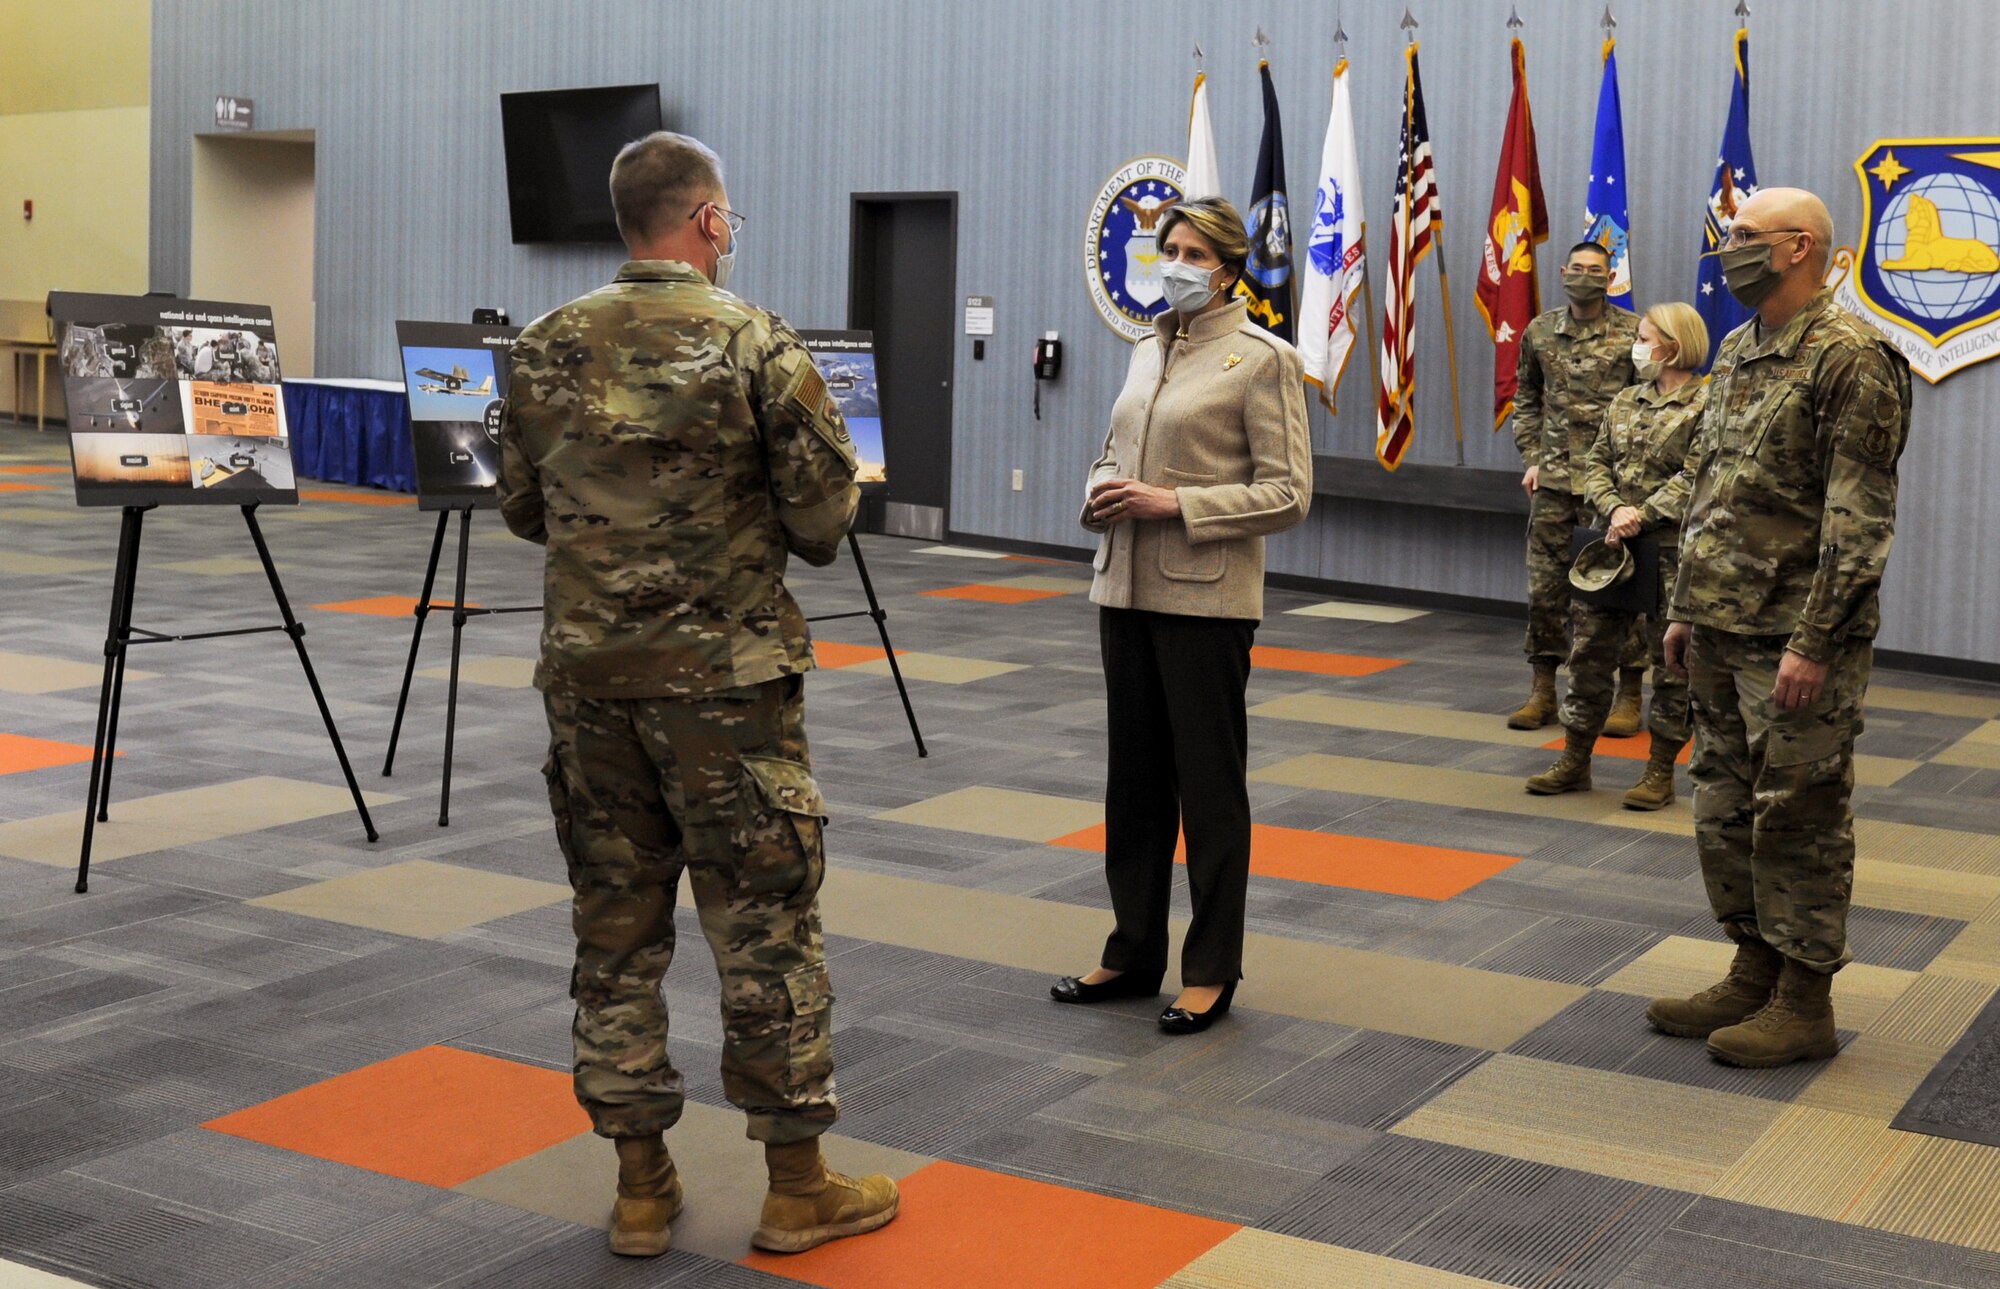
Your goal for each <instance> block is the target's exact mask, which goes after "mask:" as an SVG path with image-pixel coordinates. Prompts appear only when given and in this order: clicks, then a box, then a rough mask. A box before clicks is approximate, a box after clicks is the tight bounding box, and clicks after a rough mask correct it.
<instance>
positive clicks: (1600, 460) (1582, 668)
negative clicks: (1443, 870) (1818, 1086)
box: [1528, 303, 1708, 810]
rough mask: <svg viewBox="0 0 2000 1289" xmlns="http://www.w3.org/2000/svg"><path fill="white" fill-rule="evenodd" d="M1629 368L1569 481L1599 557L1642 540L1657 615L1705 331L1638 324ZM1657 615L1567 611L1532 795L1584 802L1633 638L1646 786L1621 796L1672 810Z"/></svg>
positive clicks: (1684, 723) (1663, 311)
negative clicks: (1649, 695) (1554, 707)
mask: <svg viewBox="0 0 2000 1289" xmlns="http://www.w3.org/2000/svg"><path fill="white" fill-rule="evenodd" d="M1632 352H1633V356H1634V359H1635V361H1636V360H1637V359H1638V358H1639V355H1641V354H1642V353H1643V354H1645V355H1646V357H1645V361H1644V363H1643V364H1641V365H1640V373H1639V374H1640V378H1641V380H1642V381H1643V382H1644V383H1642V384H1638V385H1631V386H1628V387H1626V388H1625V389H1623V390H1620V391H1619V392H1618V395H1617V396H1616V397H1615V398H1613V399H1612V400H1611V407H1610V410H1609V411H1607V412H1605V414H1604V427H1603V428H1602V429H1601V430H1599V431H1598V434H1597V438H1596V439H1595V440H1594V441H1593V442H1592V443H1591V445H1590V450H1589V451H1588V452H1586V453H1585V454H1584V457H1583V460H1582V461H1581V463H1580V470H1579V473H1578V474H1577V475H1576V481H1577V495H1578V496H1579V497H1580V498H1581V499H1582V502H1583V505H1584V508H1585V510H1586V512H1587V513H1588V514H1589V515H1590V517H1591V522H1592V525H1593V526H1594V527H1599V528H1602V529H1604V530H1605V542H1606V544H1607V545H1617V544H1619V543H1620V542H1622V541H1625V540H1630V539H1636V538H1646V539H1650V540H1651V542H1652V543H1653V545H1654V547H1655V548H1656V549H1657V550H1658V552H1659V569H1658V574H1657V585H1656V588H1655V589H1656V590H1657V592H1658V596H1657V598H1658V602H1659V604H1660V606H1661V608H1662V609H1664V608H1665V605H1666V596H1667V594H1668V593H1669V592H1670V591H1671V590H1672V587H1673V584H1674V568H1675V563H1676V559H1677V555H1678V547H1679V541H1680V526H1681V515H1682V513H1683V512H1684V511H1685V510H1686V508H1687V492H1688V480H1687V477H1686V475H1685V474H1684V469H1685V467H1686V465H1687V457H1688V451H1689V449H1690V447H1691V446H1692V441H1693V437H1694V428H1695V426H1696V424H1698V423H1699V422H1700V420H1701V414H1702V409H1703V408H1704V407H1705V406H1707V403H1708V386H1707V385H1705V384H1704V383H1703V382H1702V381H1701V380H1699V379H1698V378H1697V377H1696V376H1695V373H1694V370H1693V369H1694V368H1696V367H1698V366H1699V365H1700V364H1701V363H1703V362H1704V361H1706V360H1707V358H1708V329H1707V328H1706V327H1704V326H1703V325H1702V321H1701V315H1700V314H1699V313H1697V312H1696V311H1695V309H1694V306H1692V305H1688V304H1679V303H1672V304H1658V305H1654V306H1653V307H1652V308H1651V309H1648V310H1647V311H1646V316H1645V317H1644V318H1643V319H1641V320H1640V323H1639V342H1638V344H1637V345H1635V346H1634V348H1633V351H1632ZM1666 625H1667V624H1666V618H1665V616H1664V614H1662V613H1655V614H1654V615H1652V616H1651V617H1648V618H1641V617H1639V616H1638V615H1636V614H1633V613H1628V612H1625V611H1624V610H1622V609H1614V608H1609V607H1606V606H1604V605H1600V604H1592V603H1589V602H1587V601H1585V600H1581V599H1579V600H1577V601H1575V606H1574V609H1573V611H1572V615H1571V621H1570V634H1571V645H1570V654H1569V693H1568V694H1567V695H1565V696H1564V698H1563V705H1562V722H1563V729H1564V746H1563V753H1562V756H1561V757H1559V758H1558V759H1557V761H1556V763H1555V764H1554V765H1552V766H1550V767H1549V768H1548V769H1547V770H1546V771H1544V772H1543V773H1541V774H1538V775H1536V776H1535V777H1533V778H1531V779H1529V780H1528V791H1530V792H1534V793H1540V794H1544V795H1546V794H1550V793H1558V792H1588V791H1589V790H1590V777H1591V754H1592V752H1593V751H1594V750H1595V749H1596V747H1597V737H1598V735H1599V734H1601V733H1603V732H1604V723H1605V718H1606V717H1608V716H1609V715H1610V714H1611V706H1612V687H1613V683H1614V679H1615V677H1616V676H1617V674H1618V670H1619V664H1620V663H1621V662H1622V661H1623V660H1624V655H1625V651H1626V649H1627V648H1628V646H1629V642H1630V640H1631V637H1632V633H1633V631H1634V630H1635V629H1636V630H1638V631H1639V632H1640V633H1641V635H1642V637H1643V638H1644V639H1645V641H1646V644H1647V648H1648V652H1649V656H1650V658H1651V661H1652V664H1653V708H1652V712H1651V716H1650V719H1649V720H1648V722H1647V728H1648V730H1649V731H1650V733H1651V735H1652V744H1653V745H1652V749H1651V752H1650V755H1649V757H1648V759H1647V763H1646V771H1645V774H1644V775H1643V776H1642V777H1641V778H1640V780H1639V782H1638V784H1637V785H1636V786H1635V787H1634V788H1633V789H1632V790H1631V791H1630V792H1627V793H1626V794H1625V798H1624V800H1625V805H1626V806H1627V807H1628V808H1630V809H1633V810H1659V809H1663V808H1665V807H1666V806H1669V805H1671V804H1672V803H1673V800H1674V761H1675V759H1676V758H1677V757H1678V756H1679V755H1680V752H1681V749H1682V748H1684V747H1686V746H1687V741H1688V700H1687V680H1686V679H1685V678H1684V677H1680V676H1676V675H1674V674H1673V673H1672V672H1671V671H1669V670H1667V668H1666V665H1665V662H1664V660H1663V658H1662V655H1661V652H1660V638H1661V636H1662V635H1664V634H1665V632H1666Z"/></svg>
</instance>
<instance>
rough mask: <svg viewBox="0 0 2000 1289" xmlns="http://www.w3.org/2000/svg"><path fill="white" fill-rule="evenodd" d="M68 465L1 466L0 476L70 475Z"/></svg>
mask: <svg viewBox="0 0 2000 1289" xmlns="http://www.w3.org/2000/svg"><path fill="white" fill-rule="evenodd" d="M68 473H69V467H68V466H66V465H0V474H68Z"/></svg>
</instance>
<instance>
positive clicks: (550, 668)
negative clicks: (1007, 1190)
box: [500, 132, 896, 1255]
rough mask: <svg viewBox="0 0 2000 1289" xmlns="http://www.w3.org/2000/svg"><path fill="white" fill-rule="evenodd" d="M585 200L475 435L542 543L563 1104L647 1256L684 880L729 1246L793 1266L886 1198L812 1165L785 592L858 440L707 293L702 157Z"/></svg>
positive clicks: (836, 500)
mask: <svg viewBox="0 0 2000 1289" xmlns="http://www.w3.org/2000/svg"><path fill="white" fill-rule="evenodd" d="M611 192H612V202H613V206H614V208H615V209H616V211H617V215H618V224H619V228H620V231H621V232H622V233H623V234H624V237H625V240H626V244H627V246H628V248H629V249H630V251H631V253H632V259H631V260H630V261H628V262H627V263H626V264H625V265H624V266H623V267H622V268H621V269H620V270H619V271H618V276H617V278H616V279H615V280H614V281H613V282H612V283H611V284H610V285H608V286H605V287H602V288H600V289H599V290H596V291H593V292H591V293H590V294H589V295H586V296H584V297H582V298H581V299H578V300H574V301H571V302H570V303H569V304H566V305H564V306H563V307H561V308H559V309H557V310H555V311H554V312H552V313H550V314H547V315H546V316H544V317H542V318H540V319H538V320H537V321H536V322H534V323H533V324H532V325H531V326H529V327H528V328H527V330H526V331H524V332H523V333H522V334H521V337H520V339H519V340H518V341H516V343H515V345H514V349H513V352H512V354H511V355H510V357H509V372H510V386H509V388H510V396H511V397H510V405H509V408H508V413H507V419H506V424H505V429H504V431H503V434H502V437H501V480H500V505H501V513H502V515H503V516H504V517H505V518H506V521H507V525H508V527H509V528H511V529H512V530H513V531H514V532H515V533H517V534H519V535H520V536H522V537H526V538H529V539H530V540H533V541H537V542H541V543H543V544H544V545H545V546H546V547H547V548H548V554H547V560H546V571H545V574H544V582H543V593H544V600H545V609H544V619H543V629H542V649H541V658H540V660H539V662H538V663H537V665H536V668H535V683H536V685H537V686H538V687H539V688H540V689H541V690H542V691H543V695H544V699H545V703H546V706H547V711H548V719H549V733H550V750H549V757H548V763H547V765H546V767H545V773H546V775H547V777H548V785H549V800H550V804H551V807H552V809H553V811H554V814H555V820H556V833H557V839H558V841H559V842H560V843H561V846H562V851H563V857H564V859H565V861H566V862H567V864H568V868H569V877H570V883H571V886H572V887H573V888H574V890H575V892H576V898H575V905H574V924H575V929H576V937H577V953H576V967H575V971H574V973H573V974H572V977H571V985H570V993H571V996H572V997H573V998H574V999H575V1001H576V1020H575V1027H574V1033H573V1036H574V1040H575V1050H576V1094H577V1099H578V1101H579V1102H581V1103H582V1105H583V1107H584V1108H585V1109H586V1110H587V1111H588V1112H589V1113H590V1116H591V1121H592V1123H593V1125H594V1126H595V1128H596V1130H597V1131H598V1132H599V1133H600V1134H602V1135H604V1136H607V1137H611V1138H613V1139H614V1141H615V1143H616V1145H617V1147H618V1158H619V1181H618V1192H617V1200H616V1203H615V1205H614V1208H613V1214H612V1230H611V1247H612V1249H613V1250H614V1251H616V1252H619V1253H627V1254H638V1255H653V1254H659V1253H663V1252H665V1251H666V1249H667V1246H668V1243H669V1238H670V1237H669V1230H668V1225H669V1223H670V1222H671V1221H672V1219H673V1217H674V1215H675V1214H676V1213H677V1212H679V1210H680V1206H681V1186H680V1180H679V1177H678V1175H677V1174H676V1172H675V1170H674V1166H673V1163H672V1161H671V1159H670V1158H669V1157H668V1155H667V1152H666V1147H665V1143H664V1140H663V1135H662V1134H663V1133H664V1131H665V1130H666V1129H668V1128H671V1127H672V1126H673V1125H674V1123H675V1122H676V1121H677V1120H678V1119H679V1118H680V1114H681V1109H682V1105H683V1091H682V1079H681V1076H680V1074H679V1073H678V1072H677V1071H676V1070H675V1069H674V1067H673V1065H672V1063H671V1062H670V1061H669V1060H668V1057H667V1049H666V1040H667V1015H666V1009H665V1006H664V1004H663V1002H662V1000H661V997H660V984H661V981H662V979H663V978H664V976H665V974H666V971H667V967H668V965H669V964H670V962H671V961H672V959H673V953H674V903H675V896H676V889H677V887H678V886H679V883H680V877H681V873H682V870H683V869H685V870H686V872H687V874H688V879H689V885H690V887H691V888H692V890H693V894H694V902H695V907H696V910H697V912H698V914H699V917H700V921H701V928H702V932H703V934H704V936H705V937H706V938H707V940H708V944H709V949H710V951H711V952H712V953H713V955H714V957H715V963H716V969H717V971H718V972H719V973H720V975H721V978H722V1022H723V1051H722V1086H723V1092H724V1094H725V1095H727V1096H728V1098H729V1099H730V1101H731V1103H733V1104H734V1105H736V1106H738V1107H740V1108H741V1109H742V1110H744V1111H745V1113H746V1114H748V1116H749V1135H750V1136H751V1137H752V1138H753V1139H754V1140H757V1141H761V1142H763V1143H764V1145H765V1154H766V1162H767V1164H768V1165H769V1169H770V1174H771V1192H770V1194H769V1196H768V1197H767V1198H766V1201H765V1206H764V1213H763V1220H762V1224H761V1225H760V1226H759V1227H758V1229H757V1231H756V1233H755V1234H754V1235H753V1236H752V1242H753V1243H755V1244H757V1245H758V1246H759V1247H762V1248H767V1249H772V1250H775V1251H779V1252H796V1251H799V1250H802V1249H807V1248H811V1247H813V1246H814V1245H816V1244H821V1243H824V1242H825V1241H827V1240H830V1239H835V1238H837V1237H839V1236H843V1235H856V1234H860V1233H861V1232H863V1231H869V1230H873V1229H875V1228H876V1227H879V1226H881V1225H882V1224H884V1223H885V1222H887V1221H888V1220H889V1219H890V1218H892V1217H894V1216H895V1212H896V1189H895V1184H894V1183H893V1182H892V1181H890V1180H889V1179H888V1178H886V1177H870V1178H863V1179H861V1180H859V1181H853V1180H850V1179H848V1178H845V1177H842V1176H840V1175H839V1174H837V1173H831V1172H829V1171H828V1170H827V1169H826V1167H825V1165H824V1162H823V1161H822V1160H821V1158H820V1154H819V1136H820V1134H821V1133H823V1132H824V1131H825V1130H826V1128H827V1127H828V1125H830V1124H831V1123H832V1122H833V1121H834V1115H835V1102H834V1084H833V1053H832V1048H831V1009H832V1004H833V993H832V990H831V988H830V986H829V984H828V980H827V971H826V960H825V951H824V947H823V945H822V943H821V936H820V920H819V902H818V893H819V888H820V882H821V879H822V877H823V876H824V874H825V850H824V842H823V839H822V836H821V827H822V825H823V824H824V822H825V815H826V805H825V803H824V801H823V800H822V799H821V797H820V793H819V789H818V787H817V786H816V785H815V783H814V781H813V775H812V763H811V759H810V757H809V756H808V754H807V747H806V735H805V725H804V703H803V680H804V673H805V672H806V671H808V670H810V669H811V668H812V666H813V657H812V646H811V641H810V637H809V636H808V634H807V629H806V623H805V618H804V616H803V614H801V612H800V610H799V606H798V605H797V603H796V602H794V600H793V599H792V596H791V594H790V592H789V591H787V590H786V587H785V580H784V574H785V563H786V559H787V556H788V554H796V555H797V556H799V557H800V558H801V559H804V560H805V561H806V562H807V563H809V564H815V565H818V564H827V563H831V562H832V561H833V559H834V557H835V555H836V554H837V553H838V551H839V544H840V542H841V540H842V538H843V537H844V536H845V535H846V533H847V530H848V527H849V525H850V524H851V523H852V522H853V519H854V513H855V508H856V506H857V504H858V500H859V491H858V489H857V488H856V487H855V484H854V476H855V469H856V457H855V449H854V443H853V441H852V439H851V438H850V437H849V435H848V432H847V427H846V425H845V423H844V422H843V421H842V419H841V415H840V412H839V410H838V409H837V407H836V406H835V404H834V402H833V400H832V398H831V397H830V396H829V394H828V392H827V388H826V383H825V381H824V380H822V379H821V377H820V374H819V372H818V371H817V370H816V369H815V368H814V366H813V362H812V359H811V357H810V356H809V355H808V354H807V352H806V350H805V347H804V345H803V344H802V343H801V342H800V340H799V337H798V335H797V334H796V333H795V332H793V330H792V329H791V328H790V327H789V326H787V325H786V324H785V323H784V321H783V320H781V319H779V318H778V317H776V316H775V315H773V314H770V313H767V312H765V311H764V310H762V309H759V308H757V307H756V306H754V305H751V304H748V303H746V302H745V301H743V300H740V299H738V298H737V297H736V296H733V295H730V294H729V293H728V292H726V291H724V290H723V289H722V287H723V284H724V281H725V280H726V278H727V277H728V274H729V269H730V268H731V266H732V265H733V263H734V256H735V245H736V231H737V229H738V228H739V227H740V226H741V222H742V221H741V219H740V217H739V216H737V215H735V214H734V212H732V211H730V210H729V209H728V205H727V196H726V194H725V193H724V191H723V187H722V176H721V165H720V162H719V161H718V160H717V159H716V157H715V154H714V153H713V152H710V151H709V150H708V149H707V148H706V147H704V146H702V145H701V144H700V143H699V142H697V141H695V140H693V139H690V138H687V137H685V136H682V135H677V134H668V133H664V132H663V133H659V134H654V135H650V136H648V137H647V138H644V139H641V140H639V141H637V142H635V143H632V144H629V145H627V147H626V148H625V149H624V151H623V152H621V153H620V154H619V157H618V160H617V163H616V164H615V165H614V167H613V169H612V175H611ZM725 244H726V245H727V248H728V249H727V250H725V249H724V246H725Z"/></svg>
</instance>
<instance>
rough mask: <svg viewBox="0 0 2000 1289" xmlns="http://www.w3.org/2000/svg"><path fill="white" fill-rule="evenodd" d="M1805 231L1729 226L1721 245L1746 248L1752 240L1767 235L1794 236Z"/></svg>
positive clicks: (1801, 229)
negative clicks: (1785, 234)
mask: <svg viewBox="0 0 2000 1289" xmlns="http://www.w3.org/2000/svg"><path fill="white" fill-rule="evenodd" d="M1805 231H1806V230H1805V229H1803V228H1745V227H1743V226H1742V225H1741V224H1731V225H1730V226H1729V233H1728V235H1727V236H1726V237H1724V238H1723V239H1722V244H1723V245H1724V246H1726V247H1730V248H1736V247H1742V246H1748V245H1750V242H1751V240H1752V239H1753V238H1758V237H1763V236H1765V235H1766V234H1769V233H1788V234H1794V235H1796V234H1798V233H1803V232H1805Z"/></svg>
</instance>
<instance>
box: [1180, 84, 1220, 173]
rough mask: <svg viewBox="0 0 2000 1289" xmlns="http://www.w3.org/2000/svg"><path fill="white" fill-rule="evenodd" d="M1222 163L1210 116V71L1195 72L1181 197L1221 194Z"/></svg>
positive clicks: (1189, 107)
mask: <svg viewBox="0 0 2000 1289" xmlns="http://www.w3.org/2000/svg"><path fill="white" fill-rule="evenodd" d="M1221 169H1222V167H1220V166H1218V165H1217V164H1216V163H1215V127H1214V126H1213V125H1211V124H1209V120H1208V73H1207V72H1196V73H1195V74H1194V100H1193V101H1192V102H1190V103H1189V104H1188V147H1187V180H1186V182H1185V183H1183V184H1182V185H1181V199H1182V200H1183V201H1193V200H1195V199H1196V198H1197V197H1220V196H1221V195H1222V175H1221Z"/></svg>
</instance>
